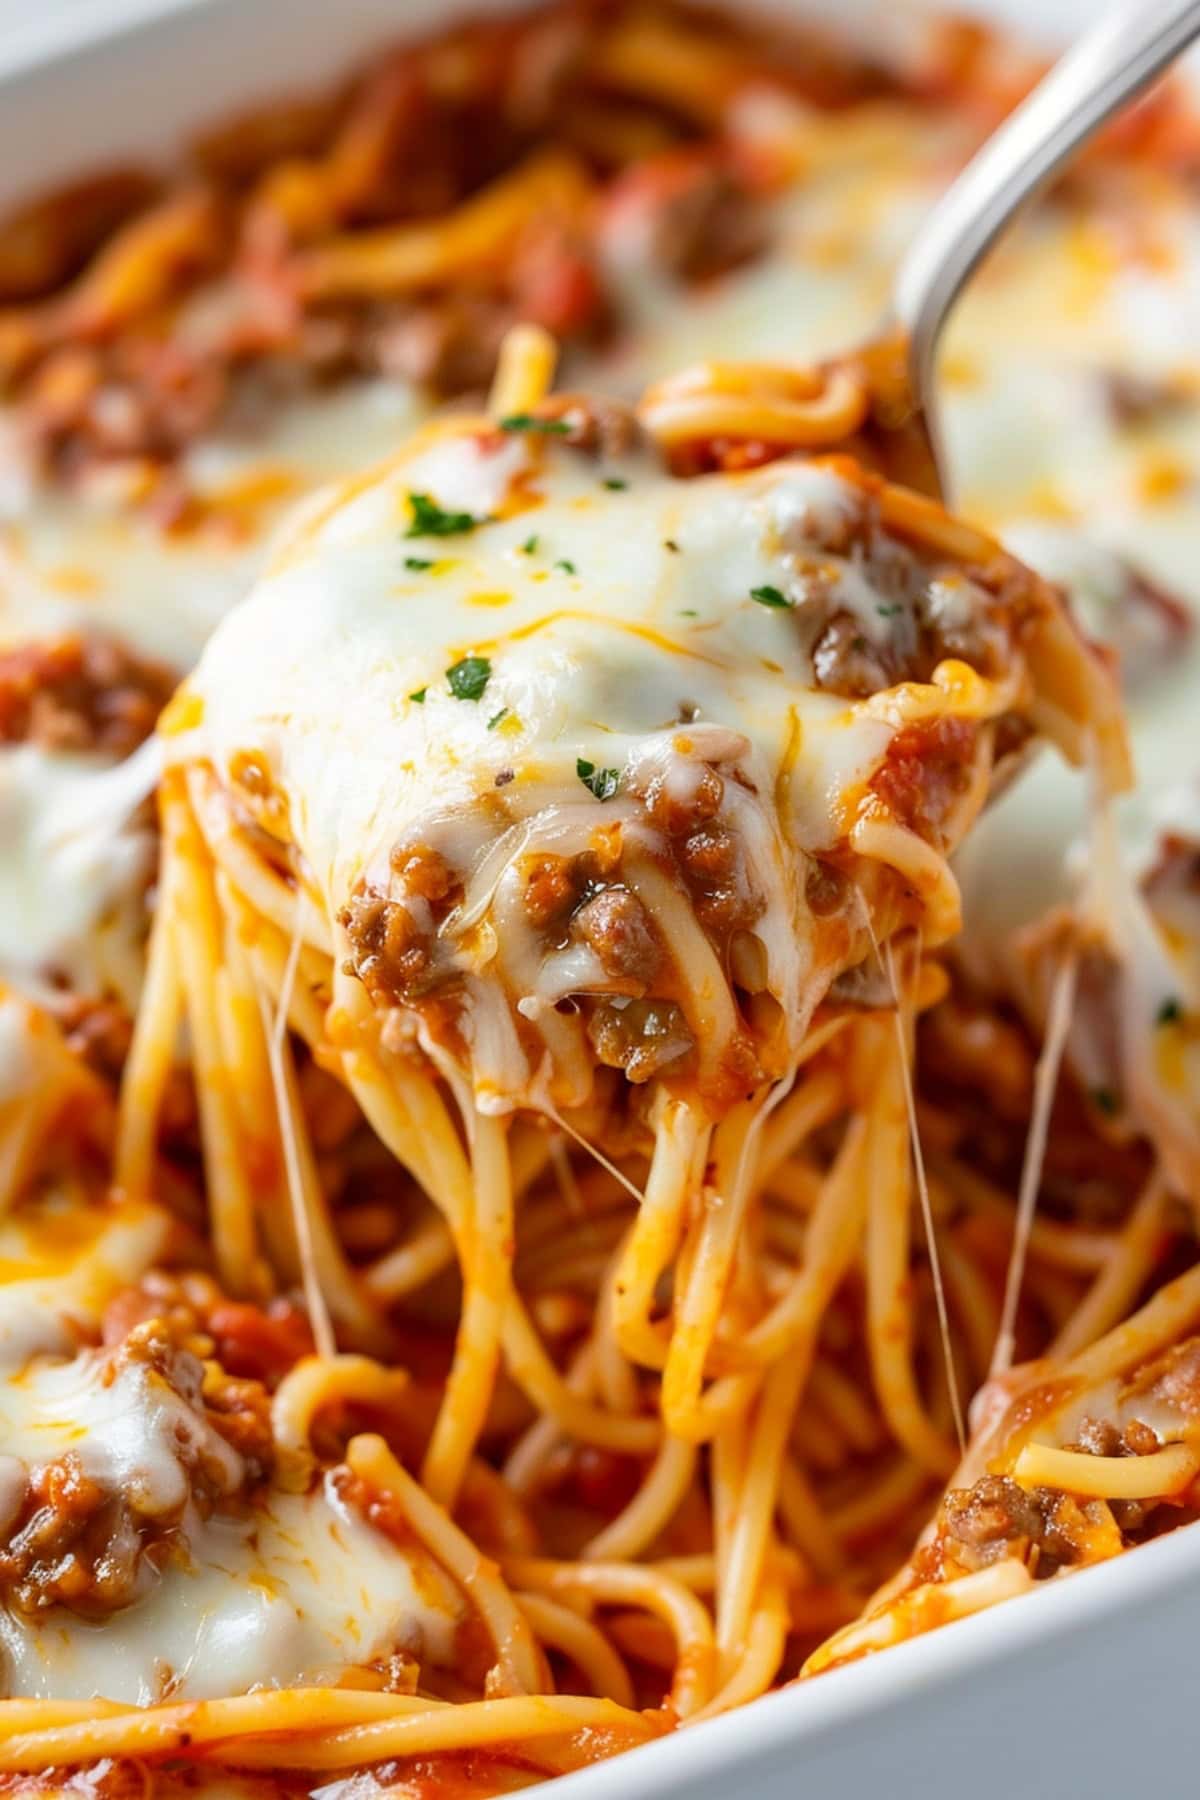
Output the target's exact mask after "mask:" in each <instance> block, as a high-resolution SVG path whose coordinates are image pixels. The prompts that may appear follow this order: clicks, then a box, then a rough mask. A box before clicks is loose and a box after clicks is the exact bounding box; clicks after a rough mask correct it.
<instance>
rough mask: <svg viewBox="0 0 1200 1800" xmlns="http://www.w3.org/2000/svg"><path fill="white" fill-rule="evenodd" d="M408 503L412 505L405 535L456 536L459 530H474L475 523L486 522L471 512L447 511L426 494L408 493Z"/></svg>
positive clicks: (481, 523) (412, 536)
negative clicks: (409, 522)
mask: <svg viewBox="0 0 1200 1800" xmlns="http://www.w3.org/2000/svg"><path fill="white" fill-rule="evenodd" d="M408 504H409V505H410V506H411V507H412V524H411V525H410V526H409V528H408V530H407V531H406V532H405V534H404V535H405V537H410V538H414V537H456V536H457V535H458V533H459V532H461V531H474V529H475V527H476V526H477V525H483V524H484V523H486V521H485V520H483V519H477V518H476V517H475V516H474V514H473V513H465V512H447V511H446V509H445V507H443V506H439V505H438V503H437V501H436V500H433V499H431V498H430V496H429V495H428V494H410V495H409V496H408Z"/></svg>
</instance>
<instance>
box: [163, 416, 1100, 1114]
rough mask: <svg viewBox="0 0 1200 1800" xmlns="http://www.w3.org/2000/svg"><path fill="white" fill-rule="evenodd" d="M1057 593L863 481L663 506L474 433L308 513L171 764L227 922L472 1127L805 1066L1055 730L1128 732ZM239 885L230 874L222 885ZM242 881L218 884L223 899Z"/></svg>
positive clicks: (638, 446)
mask: <svg viewBox="0 0 1200 1800" xmlns="http://www.w3.org/2000/svg"><path fill="white" fill-rule="evenodd" d="M1107 706H1108V699H1107V693H1106V689H1105V683H1104V677H1103V674H1102V671H1101V670H1100V669H1099V667H1098V666H1097V665H1096V664H1095V663H1094V662H1093V660H1092V658H1091V655H1090V653H1089V651H1088V650H1087V649H1086V648H1085V646H1084V645H1083V643H1082V641H1081V640H1080V639H1078V638H1077V637H1076V636H1075V634H1074V633H1073V631H1072V629H1071V628H1070V626H1069V625H1068V624H1067V622H1066V620H1065V618H1064V615H1063V613H1062V611H1061V609H1060V607H1059V604H1058V602H1057V600H1056V599H1055V597H1054V596H1053V595H1052V593H1051V592H1050V590H1049V589H1047V588H1046V587H1045V586H1044V585H1042V584H1041V583H1040V582H1039V581H1038V580H1037V579H1036V578H1034V577H1033V576H1032V575H1030V574H1029V573H1028V572H1027V571H1026V570H1024V569H1023V568H1021V567H1020V566H1019V565H1018V564H1017V563H1015V562H1014V561H1013V560H1012V559H1011V558H1009V557H1007V556H1006V555H1004V554H1003V553H1002V552H1001V551H1000V550H999V549H998V548H997V547H996V546H994V545H993V544H991V543H990V542H989V541H988V540H987V539H985V538H983V537H981V536H980V535H979V534H977V533H975V532H973V531H970V530H968V529H966V528H965V527H963V526H961V525H959V524H958V523H956V522H955V521H953V520H951V519H950V518H949V517H948V516H947V515H946V514H945V513H943V512H942V511H941V510H940V509H939V508H938V507H937V506H936V505H935V504H934V503H932V502H928V501H926V500H924V499H920V498H918V497H916V496H914V495H911V494H908V493H905V492H903V491H901V490H898V489H895V488H892V487H889V486H888V485H886V484H885V483H883V482H881V481H879V480H878V479H876V478H874V477H872V476H871V475H869V474H867V473H866V472H864V471H863V470H862V469H861V468H860V467H858V466H857V465H856V464H854V463H852V462H850V461H849V460H846V459H839V458H823V459H821V460H807V461H805V460H798V459H795V458H790V459H787V460H779V461H776V462H773V463H770V464H768V465H767V466H765V467H761V468H758V469H756V470H752V471H749V472H745V473H741V474H737V475H731V474H711V475H703V476H699V477H696V478H695V479H691V480H683V479H678V478H675V477H673V476H672V475H671V474H669V473H668V472H667V471H666V470H665V469H664V467H663V466H662V464H661V462H660V460H659V457H658V455H657V453H656V450H655V447H654V444H653V442H652V440H650V439H649V438H648V437H643V436H642V434H640V433H639V432H638V430H637V427H636V424H635V422H634V421H633V419H632V418H626V417H625V416H623V415H621V414H618V413H616V412H615V411H614V409H612V408H611V407H610V408H604V407H601V406H599V405H597V404H595V403H592V402H588V401H582V400H581V401H578V402H572V401H570V400H565V399H564V400H559V401H557V402H551V403H549V404H548V405H547V406H546V407H544V408H543V409H542V410H541V411H539V412H535V413H529V414H522V415H518V416H516V417H510V418H507V419H503V420H501V421H499V422H497V421H494V420H486V419H456V420H453V421H452V422H450V423H448V424H445V423H443V424H439V425H436V426H434V427H432V428H431V429H429V430H427V431H425V432H424V433H422V434H420V435H418V436H417V437H416V438H415V439H414V440H413V441H412V442H411V443H409V444H408V445H406V446H405V447H404V449H402V450H401V451H400V453H399V454H398V455H397V456H396V457H395V458H394V459H393V460H392V461H391V462H390V463H388V465H387V466H386V467H384V468H382V469H380V470H377V471H375V472H374V473H373V474H371V475H368V476H367V477H365V478H363V479H361V480H359V481H356V482H354V483H352V484H350V485H349V486H348V487H346V488H344V489H342V490H341V491H339V492H335V493H334V494H332V495H331V496H330V497H329V498H327V499H326V500H325V501H324V502H323V503H322V504H321V505H320V506H319V507H318V508H317V509H316V510H315V511H312V512H310V514H309V516H308V517H307V519H306V520H305V521H304V522H303V523H302V524H301V526H300V527H299V529H298V530H297V531H296V532H295V533H294V535H293V537H292V539H291V541H290V542H289V543H288V544H287V545H286V546H285V547H284V549H283V550H282V552H281V553H280V555H279V556H278V558H277V560H276V562H275V565H274V567H273V568H272V569H271V570H270V571H269V572H268V574H267V575H266V577H265V579H264V580H263V581H262V582H261V583H260V585H259V586H258V587H257V589H256V590H255V591H254V592H253V593H252V594H251V595H250V597H249V598H248V600H247V601H246V602H245V603H244V605H243V606H242V607H241V608H240V609H238V610H237V611H236V612H235V613H234V614H233V615H232V617H231V618H230V619H229V620H228V621H227V623H226V624H225V625H224V626H223V627H222V629H221V630H220V631H218V633H217V635H216V637H215V639H214V640H213V642H212V644H211V645H210V647H209V649H208V651H207V653H206V655H205V656H204V658H203V660H202V662H201V664H200V667H199V669H198V671H197V673H196V674H195V676H194V677H193V679H192V680H191V681H190V682H189V684H188V686H187V688H186V690H185V691H184V692H183V694H182V695H181V696H180V698H179V700H178V702H177V703H176V704H175V706H174V707H173V708H172V709H171V711H170V713H169V715H168V719H167V722H166V725H165V727H164V729H165V731H166V732H167V734H168V738H167V752H168V758H169V761H170V763H171V765H172V766H173V768H174V770H175V771H176V781H177V783H179V784H181V785H186V788H187V792H188V796H189V805H190V808H191V810H192V812H193V815H194V818H195V820H196V822H197V823H198V825H199V828H200V831H201V833H202V834H203V836H204V838H205V840H206V841H207V843H208V846H209V848H210V849H211V851H212V853H213V854H214V856H215V857H216V860H217V861H218V863H220V864H222V866H224V867H225V868H226V870H227V873H228V874H229V878H230V881H231V882H232V884H233V887H234V888H235V889H236V890H237V891H238V893H239V894H240V895H241V896H242V897H243V898H244V899H246V900H248V901H250V902H251V904H252V905H253V906H254V907H255V908H257V909H258V910H259V911H260V912H261V913H262V914H263V915H264V916H265V917H267V918H268V919H270V920H272V921H274V922H275V923H276V924H277V925H279V926H280V927H281V928H282V929H283V930H284V932H285V934H286V935H288V936H291V935H292V933H293V931H298V932H299V934H300V936H301V938H302V939H303V941H304V942H305V943H306V944H308V945H310V946H311V947H312V948H313V949H314V950H316V951H319V952H322V953H324V954H326V955H331V956H332V957H333V958H334V960H335V962H336V964H337V965H338V967H339V968H344V969H346V970H348V971H349V972H350V974H351V975H352V977H353V980H354V983H355V986H356V989H357V991H358V993H359V994H361V995H365V996H366V997H368V998H369V1000H370V1002H371V1004H372V1006H373V1007H374V1008H375V1009H376V1011H377V1013H378V1015H379V1016H380V1018H381V1019H382V1022H383V1042H384V1044H385V1046H386V1047H387V1048H389V1049H391V1050H402V1049H404V1048H405V1047H406V1046H407V1045H408V1044H409V1043H410V1042H413V1043H415V1044H417V1045H419V1046H420V1049H421V1051H422V1052H423V1053H424V1054H425V1056H427V1057H428V1058H429V1059H430V1061H431V1062H432V1063H433V1064H434V1065H435V1066H437V1067H438V1068H440V1069H442V1070H444V1071H445V1072H447V1073H449V1074H451V1075H452V1077H453V1078H454V1080H456V1081H458V1082H465V1083H466V1084H468V1085H469V1087H470V1089H471V1090H472V1093H473V1097H474V1102H475V1104H476V1105H477V1106H478V1107H479V1108H481V1109H482V1110H485V1111H492V1112H495V1111H501V1110H509V1109H512V1108H514V1107H539V1106H543V1107H547V1106H548V1107H553V1108H557V1109H573V1108H579V1107H581V1106H585V1105H586V1104H587V1103H588V1102H589V1101H590V1100H592V1098H593V1097H594V1094H595V1090H596V1084H597V1069H598V1067H599V1068H601V1069H603V1068H615V1069H618V1070H620V1071H621V1072H622V1073H623V1074H624V1076H625V1077H627V1079H628V1080H629V1081H630V1082H632V1083H635V1084H641V1083H645V1082H647V1081H649V1080H658V1081H663V1082H667V1083H670V1084H674V1085H676V1086H684V1087H686V1088H687V1090H688V1092H689V1093H690V1094H693V1095H699V1097H700V1098H701V1100H702V1101H703V1103H704V1104H705V1105H706V1106H707V1107H708V1108H709V1109H710V1110H711V1111H712V1112H714V1113H716V1112H720V1111H722V1110H724V1109H725V1108H727V1107H728V1105H729V1104H730V1103H731V1101H732V1100H733V1099H734V1098H735V1097H737V1096H739V1095H742V1094H744V1093H745V1092H746V1091H747V1090H748V1089H750V1088H753V1087H755V1086H757V1085H758V1084H760V1083H762V1082H763V1081H765V1080H770V1079H775V1078H778V1077H779V1076H781V1075H783V1074H785V1073H786V1072H787V1071H788V1070H789V1069H791V1068H793V1067H794V1066H795V1062H796V1058H797V1055H798V1053H799V1051H800V1047H801V1045H802V1044H803V1042H804V1039H805V1036H806V1034H807V1033H808V1031H809V1029H810V1025H811V1021H812V1019H813V1015H814V1011H815V1009H816V1008H817V1006H818V1005H819V1004H820V1003H821V1002H822V1001H823V1000H824V999H825V998H826V996H827V995H829V993H830V990H831V988H832V987H833V985H834V984H835V983H836V982H837V980H838V978H839V977H841V976H843V975H845V973H846V972H847V971H848V970H852V969H854V968H856V967H857V966H858V965H860V964H861V963H862V962H863V961H864V959H865V958H867V957H869V956H871V955H872V954H873V952H872V941H873V940H874V943H875V945H876V946H878V944H879V943H881V942H883V941H885V940H886V939H888V938H889V937H891V936H892V935H893V934H895V933H897V932H900V931H904V930H908V931H915V932H919V933H920V935H921V937H922V939H923V940H924V941H925V942H926V943H933V944H936V943H938V942H940V941H942V940H944V939H945V938H947V937H948V936H949V935H950V934H952V933H953V931H954V930H955V928H956V925H957V923H958V897H957V889H956V886H955V882H954V879H953V877H952V875H951V872H950V870H949V867H948V864H947V860H946V859H947V857H948V855H949V853H950V852H951V851H952V850H953V849H954V847H955V846H956V844H957V843H958V842H959V841H960V840H961V838H962V836H963V834H964V832H965V831H966V830H967V828H968V826H969V824H970V822H971V820H972V818H973V817H974V816H975V814H976V813H977V811H978V809H979V807H980V806H981V805H982V804H983V801H984V799H985V797H986V795H987V792H988V788H989V783H990V781H991V778H992V774H993V770H994V768H995V766H996V765H997V763H998V762H1001V761H1003V760H1004V759H1005V758H1006V757H1007V756H1009V755H1011V754H1012V753H1013V752H1014V751H1015V750H1017V749H1018V748H1019V747H1021V746H1023V745H1024V744H1025V743H1026V742H1027V740H1028V739H1029V737H1030V735H1031V733H1032V732H1034V731H1036V730H1038V729H1044V730H1045V731H1047V732H1048V733H1049V734H1050V735H1051V736H1053V737H1055V738H1056V739H1057V740H1058V741H1059V743H1060V745H1061V746H1062V748H1063V749H1064V750H1065V751H1066V752H1067V754H1068V755H1070V756H1072V757H1075V758H1082V757H1084V756H1086V755H1087V754H1088V753H1089V752H1088V744H1089V742H1090V741H1100V740H1103V739H1104V738H1105V736H1106V734H1112V733H1114V732H1115V729H1116V728H1115V727H1114V726H1113V725H1112V723H1111V721H1110V719H1109V718H1108V716H1107V711H1106V709H1107ZM231 859H232V860H231ZM235 863H236V867H235V866H234V864H235Z"/></svg>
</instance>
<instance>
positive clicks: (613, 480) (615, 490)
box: [604, 475, 629, 494]
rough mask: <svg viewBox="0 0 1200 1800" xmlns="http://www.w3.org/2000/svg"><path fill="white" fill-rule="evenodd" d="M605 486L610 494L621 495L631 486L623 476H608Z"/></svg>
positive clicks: (605, 479) (605, 478)
mask: <svg viewBox="0 0 1200 1800" xmlns="http://www.w3.org/2000/svg"><path fill="white" fill-rule="evenodd" d="M604 485H605V487H606V488H607V489H608V491H609V493H610V494H620V493H623V492H624V490H625V489H626V488H627V487H628V486H629V483H628V482H627V481H626V479H625V477H624V476H623V475H606V476H605V477H604Z"/></svg>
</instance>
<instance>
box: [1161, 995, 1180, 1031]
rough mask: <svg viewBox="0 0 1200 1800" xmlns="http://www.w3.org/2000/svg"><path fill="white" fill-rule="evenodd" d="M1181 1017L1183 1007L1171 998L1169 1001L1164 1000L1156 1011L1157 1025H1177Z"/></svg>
mask: <svg viewBox="0 0 1200 1800" xmlns="http://www.w3.org/2000/svg"><path fill="white" fill-rule="evenodd" d="M1182 1017H1183V1007H1182V1006H1181V1005H1180V1003H1179V1001H1178V1000H1176V999H1175V998H1174V997H1173V996H1172V998H1171V999H1169V1000H1164V1001H1163V1003H1162V1005H1161V1006H1160V1007H1159V1009H1158V1023H1159V1024H1160V1025H1178V1023H1179V1021H1180V1019H1182Z"/></svg>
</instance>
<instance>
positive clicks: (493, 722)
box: [487, 706, 508, 731]
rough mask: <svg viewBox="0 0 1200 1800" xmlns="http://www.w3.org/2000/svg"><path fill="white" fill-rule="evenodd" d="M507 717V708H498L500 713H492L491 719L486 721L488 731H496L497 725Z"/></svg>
mask: <svg viewBox="0 0 1200 1800" xmlns="http://www.w3.org/2000/svg"><path fill="white" fill-rule="evenodd" d="M507 717H508V708H507V706H502V707H501V708H500V711H499V712H498V713H493V714H492V716H491V718H490V719H489V720H488V722H487V728H488V730H489V731H495V729H496V727H497V725H499V723H500V721H501V719H507Z"/></svg>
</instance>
